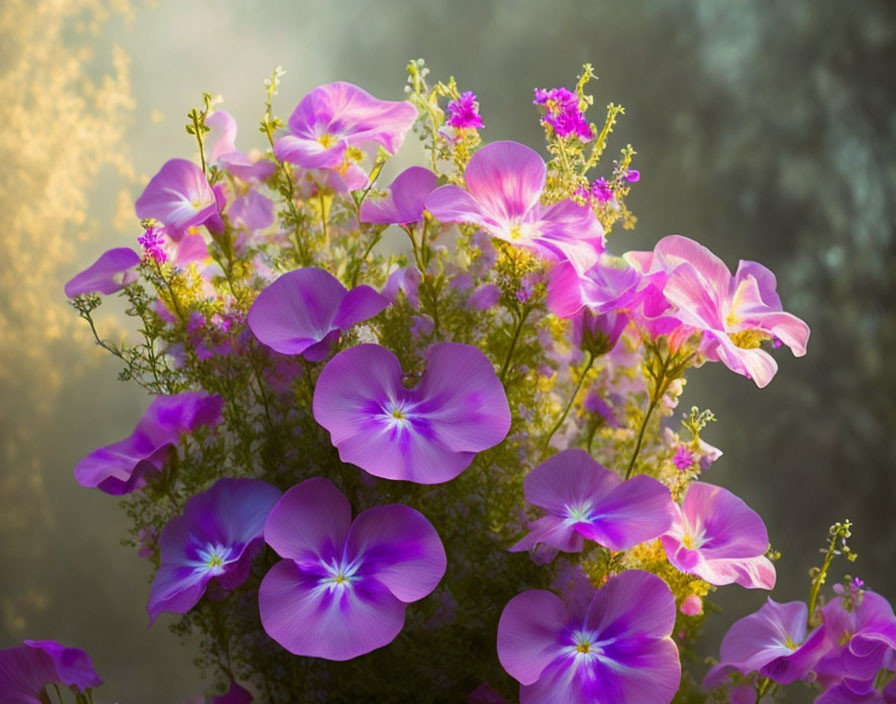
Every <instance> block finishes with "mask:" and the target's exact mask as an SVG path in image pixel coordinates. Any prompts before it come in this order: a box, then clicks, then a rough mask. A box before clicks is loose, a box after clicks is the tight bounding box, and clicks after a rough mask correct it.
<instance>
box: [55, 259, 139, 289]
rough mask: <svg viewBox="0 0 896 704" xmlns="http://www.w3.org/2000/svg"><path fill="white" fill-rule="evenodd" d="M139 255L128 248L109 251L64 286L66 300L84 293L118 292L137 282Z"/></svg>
mask: <svg viewBox="0 0 896 704" xmlns="http://www.w3.org/2000/svg"><path fill="white" fill-rule="evenodd" d="M139 263H140V255H139V254H137V253H136V252H135V251H134V250H133V249H131V248H130V247H118V248H116V249H110V250H109V251H108V252H104V253H103V254H101V255H100V258H99V259H97V260H96V261H95V262H94V263H93V264H91V265H90V266H89V267H87V268H86V269H85V270H84V271H82V272H81V273H80V274H76V275H75V276H74V277H72V278H71V279H69V281H68V283H66V284H65V295H66V296H67V297H68V298H74V297H75V296H83V295H84V294H86V293H104V294H110V293H115V292H116V291H120V290H121V289H123V288H124V287H125V286H127V285H128V284H131V283H133V282H134V281H136V280H137V276H138V275H137V265H138V264H139Z"/></svg>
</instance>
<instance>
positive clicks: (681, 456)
mask: <svg viewBox="0 0 896 704" xmlns="http://www.w3.org/2000/svg"><path fill="white" fill-rule="evenodd" d="M672 464H674V465H675V466H676V467H678V469H680V470H681V471H684V470H686V469H689V468H690V467H692V466H693V465H694V455H693V453H691V451H690V450H689V449H688V446H687V445H679V446H678V449H677V450H676V451H675V456H674V457H673V458H672Z"/></svg>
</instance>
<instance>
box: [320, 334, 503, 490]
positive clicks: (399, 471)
mask: <svg viewBox="0 0 896 704" xmlns="http://www.w3.org/2000/svg"><path fill="white" fill-rule="evenodd" d="M401 379H402V370H401V366H400V364H399V362H398V360H397V359H396V358H395V356H394V355H393V354H392V353H391V352H389V351H388V350H386V349H385V348H383V347H380V346H378V345H369V344H367V345H358V346H356V347H353V348H351V349H348V350H344V351H343V352H340V353H339V354H338V355H336V356H335V357H334V358H333V359H331V360H330V362H329V363H328V364H327V366H326V367H324V369H323V371H322V372H321V374H320V377H319V378H318V382H317V386H316V388H315V393H314V403H313V408H314V417H315V419H316V420H317V422H318V423H320V424H321V425H322V426H323V427H324V428H326V429H327V430H329V431H330V436H331V441H332V443H333V445H334V446H335V447H336V448H337V449H338V450H339V456H340V459H342V461H343V462H351V463H353V464H356V465H357V466H359V467H361V468H362V469H364V470H365V471H367V472H369V473H370V474H373V475H374V476H378V477H383V478H386V479H406V480H410V481H415V482H418V483H422V484H437V483H440V482H445V481H448V480H450V479H453V478H454V477H455V476H457V475H458V474H460V473H461V472H462V471H463V470H464V469H466V468H467V467H468V466H469V465H470V463H471V462H472V460H473V457H474V456H475V454H476V453H477V452H481V451H482V450H485V449H487V448H489V447H493V446H494V445H496V444H498V443H499V442H501V440H503V439H504V437H505V436H506V434H507V431H508V430H509V427H510V410H509V408H508V406H507V399H506V397H505V396H504V390H503V387H502V386H501V384H500V382H499V381H498V378H497V376H496V375H495V372H494V368H493V367H492V366H491V363H490V362H489V361H488V359H487V358H486V357H485V355H483V354H482V352H480V351H479V350H478V349H477V348H475V347H471V346H469V345H461V344H456V343H441V344H438V345H433V346H432V347H430V348H429V350H428V363H427V368H426V372H425V373H424V375H423V379H422V381H421V382H420V384H419V385H418V386H417V388H415V389H406V388H405V387H404V386H403V384H402V383H401Z"/></svg>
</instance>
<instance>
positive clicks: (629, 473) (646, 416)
mask: <svg viewBox="0 0 896 704" xmlns="http://www.w3.org/2000/svg"><path fill="white" fill-rule="evenodd" d="M658 402H659V399H656V398H652V399H650V405H649V406H648V407H647V412H646V413H645V414H644V420H643V421H641V429H640V430H639V431H638V440H637V442H636V443H635V450H634V452H632V459H631V461H630V462H629V463H628V469H626V470H625V478H626V479H629V478H630V477H631V476H632V471H633V470H634V468H635V461H636V460H637V459H638V453H639V452H640V451H641V443H642V442H643V441H644V431H645V430H647V423H648V422H649V421H650V416H651V414H652V413H653V410H654V409H655V408H656V406H657V403H658Z"/></svg>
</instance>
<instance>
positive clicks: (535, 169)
mask: <svg viewBox="0 0 896 704" xmlns="http://www.w3.org/2000/svg"><path fill="white" fill-rule="evenodd" d="M545 175H546V170H545V164H544V161H543V160H542V158H541V157H540V156H539V155H538V153H537V152H536V151H534V150H532V149H530V148H529V147H527V146H525V145H523V144H519V143H517V142H495V143H494V144H489V145H488V146H486V147H483V148H482V149H480V150H479V151H478V152H476V153H475V154H474V155H473V158H471V159H470V162H469V163H468V164H467V168H466V171H465V172H464V178H465V180H466V184H467V190H466V191H465V190H464V189H462V188H460V187H459V186H455V185H450V184H449V185H447V186H441V187H440V188H437V189H436V190H434V191H433V192H432V193H431V194H430V196H429V198H427V199H426V209H427V210H428V211H429V212H431V213H432V214H433V216H435V217H436V218H438V219H439V220H441V221H443V222H463V223H471V224H474V225H478V226H480V227H481V228H482V229H483V230H485V231H486V232H488V233H489V234H490V235H491V236H492V237H497V238H498V239H501V240H504V241H506V242H510V243H511V244H514V245H517V246H520V247H526V248H527V249H531V250H533V251H535V252H537V253H538V254H540V255H541V256H543V257H545V258H547V259H549V260H551V261H561V262H562V261H569V262H570V263H571V264H572V265H573V267H574V268H575V270H576V271H578V272H584V271H586V270H587V269H588V268H590V267H591V266H593V265H594V264H595V263H596V262H597V259H598V255H599V254H600V253H601V252H602V251H603V249H604V233H603V228H602V227H601V226H600V223H599V222H598V221H597V218H596V217H595V215H594V213H593V212H592V210H591V209H590V208H586V207H585V206H582V205H579V204H578V203H576V202H575V201H572V200H563V201H560V202H559V203H555V204H554V205H550V206H542V205H541V204H540V203H539V199H540V198H541V194H542V191H543V190H544V184H545Z"/></svg>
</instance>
